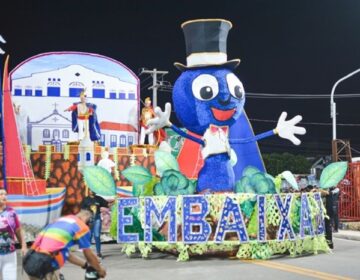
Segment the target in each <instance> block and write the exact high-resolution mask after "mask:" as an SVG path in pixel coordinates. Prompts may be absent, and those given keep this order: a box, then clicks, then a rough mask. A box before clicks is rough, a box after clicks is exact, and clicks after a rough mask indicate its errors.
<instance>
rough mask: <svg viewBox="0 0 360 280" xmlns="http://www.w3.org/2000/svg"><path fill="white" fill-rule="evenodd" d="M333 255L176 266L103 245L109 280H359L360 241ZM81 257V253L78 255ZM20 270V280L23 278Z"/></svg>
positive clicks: (71, 272)
mask: <svg viewBox="0 0 360 280" xmlns="http://www.w3.org/2000/svg"><path fill="white" fill-rule="evenodd" d="M334 241H335V249H334V251H333V253H331V254H319V255H316V256H315V255H309V256H303V257H299V258H289V257H282V258H276V259H272V260H270V261H239V260H229V259H220V258H192V259H191V260H190V261H189V262H177V261H176V258H175V257H174V256H170V255H167V254H160V253H153V254H151V258H150V259H146V260H144V259H142V258H141V257H140V256H134V257H132V258H128V257H127V256H125V255H123V254H122V253H121V252H120V249H119V246H118V245H117V244H104V245H103V253H104V255H105V259H104V260H103V265H104V266H105V267H106V268H107V271H108V277H107V278H106V279H125V277H126V279H156V280H162V279H164V280H165V279H166V280H168V279H171V280H176V279H181V280H184V279H186V280H190V279H197V280H199V279H202V278H204V277H206V280H211V279H222V280H225V279H226V280H227V279H244V278H245V277H246V278H247V279H277V280H282V279H293V280H297V279H299V280H303V279H343V280H344V279H360V262H359V260H360V241H353V240H345V239H338V238H335V239H334ZM78 254H80V255H81V253H78ZM20 270H21V268H20V266H19V277H18V278H19V279H27V278H26V277H25V276H23V278H21V277H20V276H21V272H20ZM62 271H63V274H64V275H65V278H66V279H67V280H69V279H83V278H84V272H83V271H82V270H81V269H79V268H77V267H74V266H73V265H70V264H67V265H65V267H64V268H63V270H62Z"/></svg>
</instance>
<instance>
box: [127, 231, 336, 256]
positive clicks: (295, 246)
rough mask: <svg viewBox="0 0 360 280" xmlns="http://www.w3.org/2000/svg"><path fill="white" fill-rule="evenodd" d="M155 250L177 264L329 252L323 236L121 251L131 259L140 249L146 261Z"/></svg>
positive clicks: (165, 245) (147, 245)
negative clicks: (211, 258) (169, 255)
mask: <svg viewBox="0 0 360 280" xmlns="http://www.w3.org/2000/svg"><path fill="white" fill-rule="evenodd" d="M153 247H155V248H157V249H158V250H160V251H164V252H170V253H177V254H178V258H177V261H188V260H189V259H190V256H199V255H204V254H209V255H217V254H218V255H220V256H224V254H227V255H228V256H229V257H230V256H233V255H234V253H235V252H236V255H235V257H236V258H238V259H260V260H267V259H270V258H271V257H272V256H274V255H278V254H288V255H290V256H291V257H297V256H300V255H302V254H308V253H312V254H317V253H319V252H324V253H328V252H330V249H329V247H328V245H327V242H326V239H325V236H324V235H321V236H316V237H310V236H308V237H306V238H304V239H297V240H294V241H292V240H285V241H277V240H269V241H267V242H265V243H259V242H257V241H250V242H248V243H240V242H239V241H223V242H222V243H215V242H214V241H209V242H206V243H198V244H185V243H183V242H176V243H167V242H163V241H161V242H152V243H145V242H138V243H137V244H123V245H122V252H125V254H126V255H127V256H131V255H132V254H134V253H135V252H136V248H138V249H139V251H140V253H141V256H142V257H143V258H148V257H149V254H150V253H151V252H152V250H153Z"/></svg>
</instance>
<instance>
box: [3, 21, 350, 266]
mask: <svg viewBox="0 0 360 280" xmlns="http://www.w3.org/2000/svg"><path fill="white" fill-rule="evenodd" d="M231 27H232V25H231V23H230V22H229V21H226V20H217V19H215V20H213V19H212V20H195V21H190V22H186V23H184V24H183V25H182V28H183V30H184V34H185V41H186V52H187V64H186V65H183V64H180V63H176V64H175V65H176V67H177V68H178V69H179V70H180V71H181V75H180V77H179V78H178V79H177V81H176V83H175V86H174V90H173V105H174V107H175V111H176V114H177V118H178V119H179V121H180V122H181V124H182V125H183V127H184V128H182V129H180V128H178V127H176V126H174V125H173V124H171V122H170V120H169V115H170V112H171V105H170V104H167V105H166V106H165V110H164V111H162V110H161V109H160V108H155V110H154V114H155V118H154V119H153V120H150V121H148V120H147V123H146V126H147V129H148V130H147V133H152V132H154V131H159V130H161V129H163V128H166V130H167V135H168V139H167V141H168V142H167V143H168V144H165V143H161V145H160V147H159V149H158V148H157V147H155V146H152V145H137V144H138V143H139V142H140V141H139V132H140V129H139V128H140V125H139V120H140V116H139V115H140V92H139V79H138V78H137V77H136V75H135V74H134V73H133V72H132V71H131V70H129V69H128V68H127V67H126V66H124V65H123V64H122V63H120V62H118V61H115V60H113V59H111V58H107V57H104V56H101V55H97V54H88V53H78V52H57V53H56V52H55V53H46V54H40V55H38V56H35V57H32V58H30V59H28V60H26V61H25V62H23V63H21V64H20V65H18V66H17V67H15V69H14V70H13V71H12V72H11V74H10V78H11V79H10V80H11V81H8V80H7V78H6V80H7V81H8V82H7V83H4V85H5V86H4V99H3V100H4V106H5V104H6V102H7V103H8V107H9V108H11V110H13V111H12V112H11V114H10V115H12V121H11V122H9V123H12V127H13V128H14V125H16V121H17V126H18V129H10V130H11V131H17V132H18V133H17V135H14V136H11V137H10V136H9V135H10V134H8V133H6V131H5V132H4V143H3V144H4V147H5V149H4V153H3V158H5V159H6V158H9V159H10V157H11V156H9V154H11V152H8V151H7V150H6V143H7V142H10V143H13V140H12V139H13V138H17V139H18V141H17V143H16V146H17V147H18V152H17V153H18V154H19V156H16V158H18V159H22V160H21V161H20V160H19V162H20V163H21V165H22V166H27V167H26V168H25V169H24V170H25V171H26V172H25V173H24V174H21V175H20V177H24V178H28V177H29V176H30V175H31V178H36V179H34V180H31V181H39V182H42V183H41V184H39V186H40V185H41V186H42V187H37V189H40V190H41V191H38V192H34V190H35V188H33V187H32V186H33V184H30V185H29V187H26V188H24V187H22V186H21V187H18V190H20V194H14V195H9V200H10V203H9V204H10V205H11V203H13V204H12V205H13V206H14V207H15V208H16V207H17V208H16V210H17V211H20V214H21V212H22V213H24V214H26V213H28V214H30V215H33V214H37V213H40V210H39V209H40V208H41V207H42V203H43V206H44V208H43V209H44V217H46V221H43V219H29V220H26V219H25V218H24V217H25V216H22V217H21V219H22V222H23V223H26V224H28V227H27V228H31V227H33V228H34V230H33V232H34V233H35V232H37V231H38V230H39V229H40V228H41V227H43V226H44V225H45V224H46V223H48V222H51V221H52V220H53V219H55V218H56V217H57V216H59V215H60V212H61V213H62V214H68V213H76V212H77V211H79V209H80V204H81V201H82V200H83V198H84V197H85V196H86V190H87V188H91V189H92V190H93V191H94V192H96V193H98V194H100V195H104V196H114V195H116V196H117V197H119V199H118V203H117V207H115V208H114V210H113V212H112V224H111V229H110V233H111V235H112V236H113V238H115V239H116V240H117V241H118V243H120V244H121V245H122V249H123V251H124V252H125V253H126V254H128V255H131V254H132V253H134V252H136V251H137V250H139V251H140V252H141V255H142V256H143V257H148V256H150V253H151V251H152V250H153V249H154V248H156V249H157V250H161V251H163V252H166V253H171V254H175V255H177V256H178V259H179V260H188V259H189V258H190V257H192V256H199V255H215V256H221V257H228V256H231V257H236V258H240V259H249V258H260V259H267V258H270V257H272V256H274V255H276V254H290V255H291V256H296V255H299V254H303V253H315V254H316V253H318V252H327V251H328V250H329V248H328V245H327V242H326V239H325V236H324V218H325V217H326V213H325V209H324V206H323V202H322V199H321V195H320V192H311V193H306V192H302V191H301V190H299V189H298V186H297V183H296V182H295V179H294V177H293V176H292V174H291V172H289V171H286V172H282V173H281V174H279V175H278V176H276V177H273V176H271V175H270V174H268V173H266V168H265V166H264V164H263V161H262V157H261V153H260V151H259V148H258V145H257V141H258V140H261V139H263V138H266V137H277V136H279V137H281V138H284V139H288V140H290V141H291V142H292V143H294V144H296V145H298V144H300V140H299V139H298V138H297V137H296V136H295V135H296V134H300V135H301V134H304V133H305V129H304V128H302V127H299V126H297V124H298V123H299V122H300V121H301V117H300V116H296V117H294V118H293V119H290V120H286V113H282V114H281V116H280V117H279V121H278V124H277V126H276V127H275V128H274V129H273V130H270V131H267V132H264V133H261V134H259V135H254V132H253V130H252V127H251V124H250V122H249V120H248V118H247V115H246V113H245V110H244V104H245V98H246V93H245V90H244V87H243V85H242V83H241V81H240V80H239V79H238V78H237V76H236V75H235V72H234V69H235V68H236V67H237V65H238V64H239V62H240V60H238V59H234V60H227V52H226V43H227V35H228V32H229V30H230V29H231ZM10 83H11V90H10ZM10 92H11V95H10ZM84 92H86V93H87V98H88V99H89V100H90V101H91V104H93V105H96V106H93V105H91V106H92V108H94V109H93V110H96V118H97V120H98V122H99V128H100V131H101V132H100V134H99V135H98V138H93V139H95V140H93V139H90V135H88V136H89V137H85V138H83V139H79V138H78V137H79V136H78V133H75V132H74V131H73V130H75V131H76V122H74V120H73V119H72V120H71V118H70V114H69V113H66V112H64V111H69V110H70V108H71V106H75V104H76V106H77V105H78V104H79V103H80V102H78V101H79V98H80V99H81V98H83V97H84V96H82V97H81V94H83V93H84ZM5 97H6V98H7V99H6V98H5ZM11 99H12V103H13V104H12V103H11ZM6 100H7V101H6ZM5 101H6V102H5ZM81 102H82V101H81ZM71 104H73V105H71ZM69 106H70V107H69ZM19 108H20V109H19ZM74 108H75V107H74ZM95 108H96V109H95ZM119 108H121V110H119ZM14 110H15V114H14ZM70 111H71V110H70ZM4 114H6V113H5V111H4ZM6 115H7V114H6ZM5 118H6V116H5V115H4V118H3V121H4V128H5V124H7V123H8V121H6V120H5ZM90 134H91V132H90ZM95 134H96V133H95ZM20 140H21V142H20ZM14 143H15V142H14ZM21 143H22V144H23V146H21ZM141 144H143V143H141ZM105 150H106V151H108V152H109V155H110V156H109V159H110V160H111V161H113V162H114V165H115V167H114V169H113V172H112V173H111V175H110V173H109V172H108V171H106V170H105V169H104V168H101V167H98V166H95V165H97V164H98V163H99V161H100V159H101V154H102V153H103V152H104V151H105ZM12 156H13V157H14V154H12ZM4 162H6V160H5V161H4ZM9 164H10V163H9ZM31 166H32V168H31ZM5 167H6V165H5ZM346 168H347V164H346V163H334V164H332V165H330V166H328V167H327V169H325V170H324V172H323V173H322V176H321V179H320V187H321V188H323V189H327V188H329V187H332V186H335V185H337V184H338V182H339V181H340V180H341V179H342V178H343V177H344V175H345V173H346ZM22 169H23V168H22V167H21V168H20V167H19V168H15V170H22ZM1 170H3V169H1ZM5 170H8V169H7V168H5ZM31 172H32V173H33V174H32V173H31ZM1 175H2V177H1V178H2V179H4V181H5V182H6V183H7V182H8V178H9V177H5V176H6V175H7V171H6V172H2V174H1ZM273 175H277V174H273ZM10 176H12V175H10ZM16 176H18V175H16ZM25 181H29V180H28V179H26V180H25ZM284 182H287V184H289V185H291V186H292V190H293V191H291V192H290V193H284V192H283V190H282V188H281V186H282V184H283V183H284ZM4 186H5V187H6V188H7V190H8V192H9V193H11V192H12V191H13V190H15V187H10V185H7V184H5V185H4ZM50 188H54V189H55V191H57V193H59V194H60V196H57V194H53V193H47V190H49V189H50ZM25 190H29V191H28V192H27V193H26V192H25ZM19 195H20V196H19ZM45 205H46V206H45ZM62 206H63V207H62ZM37 207H38V208H39V209H38V208H37ZM61 207H62V209H61ZM41 211H42V210H41ZM54 211H55V212H54ZM50 213H55V214H50ZM37 220H38V221H40V220H41V222H40V223H39V222H38V221H37Z"/></svg>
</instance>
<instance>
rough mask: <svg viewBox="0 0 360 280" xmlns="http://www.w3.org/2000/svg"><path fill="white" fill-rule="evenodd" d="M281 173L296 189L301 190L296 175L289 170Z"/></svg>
mask: <svg viewBox="0 0 360 280" xmlns="http://www.w3.org/2000/svg"><path fill="white" fill-rule="evenodd" d="M281 175H282V177H283V178H284V179H285V180H286V182H288V183H289V184H290V186H291V187H292V188H293V189H294V190H299V186H298V184H297V182H296V179H295V176H294V175H293V174H292V173H291V172H290V171H289V170H286V171H284V172H282V173H281Z"/></svg>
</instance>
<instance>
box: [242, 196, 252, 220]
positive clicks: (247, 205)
mask: <svg viewBox="0 0 360 280" xmlns="http://www.w3.org/2000/svg"><path fill="white" fill-rule="evenodd" d="M254 206H255V202H254V201H251V200H250V199H247V200H245V201H244V202H243V203H241V204H240V208H241V211H242V212H243V214H244V215H245V217H246V218H250V216H251V214H252V212H253V211H254Z"/></svg>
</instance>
